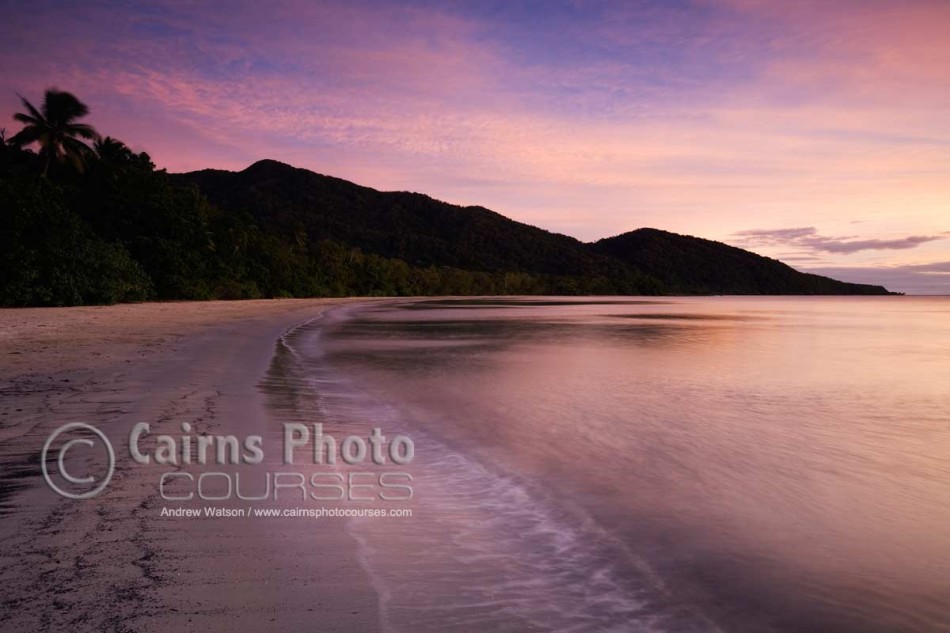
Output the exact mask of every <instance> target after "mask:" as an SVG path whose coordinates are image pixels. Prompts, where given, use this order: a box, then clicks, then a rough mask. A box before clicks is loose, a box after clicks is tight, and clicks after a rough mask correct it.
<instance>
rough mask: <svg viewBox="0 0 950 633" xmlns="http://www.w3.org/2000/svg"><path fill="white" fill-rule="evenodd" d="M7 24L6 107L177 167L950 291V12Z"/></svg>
mask: <svg viewBox="0 0 950 633" xmlns="http://www.w3.org/2000/svg"><path fill="white" fill-rule="evenodd" d="M265 4H266V5H267V7H266V8H264V6H263V5H265ZM3 16H4V18H3V20H2V22H0V35H2V38H0V110H2V111H5V112H7V113H9V114H12V113H13V112H15V111H17V110H19V109H20V108H19V103H18V100H17V97H16V93H20V94H23V95H24V96H26V97H27V98H29V99H31V100H32V101H34V102H38V101H40V100H41V99H42V92H43V90H44V89H45V88H47V87H49V86H57V87H59V88H60V89H63V90H69V91H72V92H74V93H76V94H77V95H78V96H79V97H80V98H81V99H83V100H84V101H85V102H86V103H87V104H88V105H89V106H90V108H91V109H92V115H91V116H90V122H91V123H93V124H94V125H95V126H96V127H97V128H98V129H99V131H100V132H101V133H103V134H109V135H112V136H115V137H118V138H120V139H122V140H124V141H126V142H127V143H128V144H129V145H131V146H132V147H133V148H135V149H141V150H145V151H148V152H149V153H150V154H151V155H152V157H153V158H154V160H155V161H156V163H157V164H158V165H160V166H162V167H167V168H168V169H169V170H171V171H183V170H190V169H199V168H204V167H217V168H225V169H243V168H244V167H246V166H247V165H249V164H250V163H252V162H254V161H255V160H258V159H260V158H274V159H277V160H282V161H284V162H288V163H291V164H294V165H297V166H301V167H306V168H309V169H313V170H314V171H318V172H321V173H326V174H331V175H334V176H339V177H342V178H347V179H350V180H354V181H356V182H358V183H360V184H365V185H368V186H372V187H375V188H378V189H399V190H413V191H422V192H425V193H428V194H430V195H432V196H434V197H437V198H441V199H444V200H447V201H450V202H455V203H460V204H481V205H484V206H487V207H489V208H492V209H494V210H496V211H498V212H500V213H503V214H505V215H507V216H509V217H512V218H515V219H518V220H521V221H524V222H529V223H531V224H536V225H539V226H542V227H544V228H547V229H550V230H555V231H559V232H563V233H567V234H569V235H573V236H575V237H578V238H581V239H584V240H593V239H597V238H600V237H606V236H609V235H614V234H617V233H621V232H624V231H627V230H631V229H634V228H638V227H642V226H652V227H657V228H662V229H667V230H672V231H676V232H680V233H688V234H693V235H698V236H701V237H708V238H712V239H719V240H723V241H726V242H729V243H732V244H735V245H737V246H742V247H744V248H749V249H750V250H754V251H756V252H759V253H762V254H765V255H769V256H773V257H778V258H779V259H782V260H784V261H786V262H788V263H790V264H792V265H794V266H796V267H798V268H800V269H822V270H826V271H829V272H830V271H832V270H833V271H834V274H836V275H837V276H838V277H840V278H844V279H854V280H856V281H874V280H879V281H880V282H881V283H887V284H888V286H889V287H891V288H893V289H897V290H905V291H910V292H915V291H916V292H930V293H933V292H939V293H946V294H950V232H948V231H950V221H948V219H950V90H948V89H947V86H948V84H950V37H947V27H948V25H950V3H947V2H942V1H915V0H911V1H897V0H894V1H891V2H879V1H876V0H856V1H853V2H852V1H842V2H834V3H830V2H810V1H808V0H805V1H799V2H783V3H779V2H757V1H754V0H723V1H712V0H710V1H702V2H670V1H657V2H588V1H584V0H577V1H575V2H560V3H559V2H476V1H472V2H451V1H449V2H403V3H386V2H360V1H349V2H305V1H296V2H276V3H259V2H238V3H228V4H226V5H225V4H222V3H192V2H184V1H183V2H147V3H138V2H84V3H81V4H75V3H69V4H65V3H63V4H62V5H61V4H60V3H49V2H30V3H25V2H23V3H20V2H18V3H5V4H4V9H3ZM5 125H7V133H8V135H9V134H12V133H13V132H15V131H16V129H17V124H16V123H14V122H13V121H12V119H6V123H5Z"/></svg>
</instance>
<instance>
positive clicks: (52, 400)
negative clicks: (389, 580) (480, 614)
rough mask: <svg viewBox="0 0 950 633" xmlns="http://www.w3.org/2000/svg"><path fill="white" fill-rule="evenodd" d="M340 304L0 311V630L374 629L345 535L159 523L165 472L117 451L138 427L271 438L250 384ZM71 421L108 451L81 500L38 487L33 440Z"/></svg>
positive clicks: (277, 526) (290, 526)
mask: <svg viewBox="0 0 950 633" xmlns="http://www.w3.org/2000/svg"><path fill="white" fill-rule="evenodd" d="M342 302H343V300H273V301H243V302H208V303H153V304H136V305H120V306H109V307H88V308H64V309H15V310H0V394H2V395H0V517H2V521H0V569H2V571H0V583H2V586H3V587H4V589H3V593H2V598H0V613H2V618H0V631H4V632H6V631H39V630H42V631H70V632H76V631H159V630H189V631H190V630H196V631H197V630H201V631H264V630H282V631H302V630H312V631H373V630H377V629H378V622H379V619H378V604H377V602H378V599H377V596H376V595H375V593H374V592H373V591H372V588H371V585H370V583H369V581H368V579H367V577H366V575H365V573H364V571H363V569H362V567H361V566H360V561H359V558H358V551H357V547H356V544H355V542H354V541H353V539H352V538H351V537H350V535H349V534H348V533H347V531H346V530H345V528H344V522H343V521H342V520H325V521H317V522H308V521H301V520H297V521H294V520H286V521H276V522H267V521H261V520H257V521H254V520H244V521H242V520H238V519H212V518H209V519H185V518H168V517H165V518H162V517H161V516H160V512H161V509H162V507H163V506H170V505H174V504H170V503H168V502H167V501H164V500H162V499H161V498H160V497H159V496H158V494H157V479H158V476H159V475H158V473H160V472H162V469H161V467H158V466H157V465H154V464H153V465H151V466H148V467H146V466H141V465H138V464H135V463H133V462H132V461H131V459H130V458H129V456H128V454H127V450H124V449H125V447H126V446H127V444H128V442H127V436H128V431H129V429H130V428H131V426H132V425H133V424H134V423H135V422H140V421H144V422H148V423H149V424H150V425H151V426H152V433H156V434H157V433H163V432H165V433H174V434H180V429H179V428H178V426H179V425H180V423H181V422H184V421H187V422H189V423H190V424H192V425H193V426H194V427H195V429H196V431H200V432H207V433H233V434H235V435H239V436H243V435H247V434H250V433H260V434H262V435H263V434H266V433H270V432H272V431H273V429H270V428H262V427H264V426H265V425H273V424H275V422H274V420H273V419H272V418H273V415H272V414H270V415H269V414H268V413H267V411H266V410H265V409H266V407H265V402H264V397H263V396H262V394H261V389H260V388H259V386H260V381H261V378H262V376H263V375H264V374H265V372H267V370H268V366H269V363H270V361H271V359H272V357H273V355H274V350H275V342H276V340H277V339H278V337H279V335H280V334H281V333H282V332H283V331H285V330H286V329H287V328H288V327H290V326H292V325H294V324H296V323H300V322H302V321H305V320H308V319H310V318H313V317H316V316H318V315H319V314H321V312H323V311H325V310H326V309H327V308H328V307H331V306H334V305H338V304H340V303H342ZM75 421H82V422H87V423H91V424H94V425H96V426H97V427H99V428H101V429H102V430H103V431H104V432H105V433H106V434H107V435H108V436H109V437H110V439H112V443H113V445H114V446H116V447H117V448H116V454H117V463H116V471H115V476H114V478H113V480H112V482H111V483H110V485H109V486H108V487H107V488H106V489H105V490H104V491H103V492H102V494H100V495H99V496H97V497H95V498H93V499H88V500H69V499H64V498H62V497H59V496H58V495H56V494H54V493H53V492H52V491H51V490H49V489H48V487H47V486H46V485H45V483H44V482H43V479H42V478H41V475H40V459H39V455H40V452H41V448H42V446H43V442H44V441H45V439H46V437H48V435H49V433H50V432H51V431H52V430H53V429H55V428H56V427H58V426H60V425H61V424H63V423H66V422H75ZM165 470H167V467H165ZM184 505H186V504H184ZM196 507H197V506H196Z"/></svg>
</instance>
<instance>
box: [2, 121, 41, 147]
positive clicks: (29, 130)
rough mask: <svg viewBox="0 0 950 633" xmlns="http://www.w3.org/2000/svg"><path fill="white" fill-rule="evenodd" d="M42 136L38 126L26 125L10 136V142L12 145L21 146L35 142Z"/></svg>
mask: <svg viewBox="0 0 950 633" xmlns="http://www.w3.org/2000/svg"><path fill="white" fill-rule="evenodd" d="M42 136H43V132H42V130H40V129H39V128H38V127H35V126H27V127H25V128H23V129H22V130H20V131H19V132H17V133H16V134H14V135H13V136H12V137H11V138H10V143H11V144H12V145H16V146H17V147H23V146H24V145H29V144H30V143H35V142H37V141H38V140H40V137H42Z"/></svg>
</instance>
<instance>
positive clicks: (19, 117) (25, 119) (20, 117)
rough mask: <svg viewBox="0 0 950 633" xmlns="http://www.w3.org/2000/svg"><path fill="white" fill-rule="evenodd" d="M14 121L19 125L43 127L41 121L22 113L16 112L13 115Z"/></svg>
mask: <svg viewBox="0 0 950 633" xmlns="http://www.w3.org/2000/svg"><path fill="white" fill-rule="evenodd" d="M13 120H14V121H19V122H20V123H26V124H27V125H43V123H44V122H43V121H40V120H39V119H37V118H35V117H31V116H30V115H29V114H23V113H22V112H17V113H16V114H14V115H13Z"/></svg>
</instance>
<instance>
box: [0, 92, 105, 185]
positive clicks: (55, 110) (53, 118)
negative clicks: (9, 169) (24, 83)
mask: <svg viewBox="0 0 950 633" xmlns="http://www.w3.org/2000/svg"><path fill="white" fill-rule="evenodd" d="M20 100H21V101H22V102H23V106H24V107H25V108H26V110H27V114H24V113H22V112H17V113H16V114H14V115H13V118H14V119H15V120H17V121H19V122H20V123H23V124H24V126H23V129H22V130H20V131H19V132H18V133H17V134H16V135H15V136H14V137H13V138H11V139H10V142H11V143H13V144H14V145H17V146H18V147H23V146H25V145H30V144H31V143H39V145H40V156H42V157H43V158H44V159H45V162H44V166H43V175H44V176H46V175H47V173H48V172H49V168H50V165H51V164H52V163H53V161H54V160H55V161H63V162H68V163H71V164H72V165H73V166H74V167H75V168H76V170H77V171H82V170H83V167H85V164H86V160H87V159H88V158H89V157H90V156H92V154H93V151H92V148H90V147H89V146H88V145H86V144H85V143H84V142H82V141H81V140H80V139H89V140H98V139H99V135H98V134H97V133H96V131H95V130H94V129H93V128H92V126H90V125H86V124H85V123H76V119H78V118H80V117H84V116H86V115H87V114H89V108H87V107H86V104H84V103H83V102H82V101H80V100H79V99H77V98H76V97H75V96H73V95H72V94H70V93H68V92H62V91H60V90H56V89H55V88H50V89H49V90H47V91H46V95H45V96H44V98H43V111H42V112H40V111H39V110H37V109H36V108H35V107H33V104H32V103H30V102H29V101H27V100H26V99H24V98H23V97H20Z"/></svg>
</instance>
